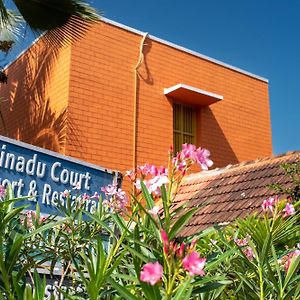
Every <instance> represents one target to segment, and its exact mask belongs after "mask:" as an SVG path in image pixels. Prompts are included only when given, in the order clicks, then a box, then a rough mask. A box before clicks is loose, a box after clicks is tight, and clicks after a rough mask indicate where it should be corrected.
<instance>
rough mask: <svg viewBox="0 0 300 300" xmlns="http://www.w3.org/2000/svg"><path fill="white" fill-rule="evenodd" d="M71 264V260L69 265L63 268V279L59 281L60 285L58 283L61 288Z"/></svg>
mask: <svg viewBox="0 0 300 300" xmlns="http://www.w3.org/2000/svg"><path fill="white" fill-rule="evenodd" d="M70 265H71V262H70V261H69V262H68V265H67V267H66V268H65V269H62V271H63V272H62V274H61V279H60V282H59V285H58V287H59V288H61V286H62V284H63V282H64V279H65V276H66V274H67V272H68V270H69V268H70Z"/></svg>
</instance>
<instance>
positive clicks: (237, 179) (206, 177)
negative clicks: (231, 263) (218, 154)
mask: <svg viewBox="0 0 300 300" xmlns="http://www.w3.org/2000/svg"><path fill="white" fill-rule="evenodd" d="M298 159H300V151H298V152H289V153H287V154H284V155H280V156H276V157H268V158H263V159H258V160H255V161H249V162H243V163H240V164H237V165H229V166H227V167H225V168H222V169H214V170H211V171H203V172H200V173H195V174H191V175H188V176H186V177H185V179H184V181H183V182H182V184H181V186H180V188H179V190H178V193H177V195H176V198H175V201H174V204H173V205H174V208H176V207H178V206H181V205H182V204H183V203H185V204H186V208H185V210H188V209H189V208H192V207H200V208H199V210H198V211H197V212H196V213H195V214H194V216H193V217H192V218H191V220H190V221H189V223H188V224H187V225H186V226H185V227H184V228H183V230H182V231H181V233H180V235H181V236H190V235H193V234H196V233H198V232H199V231H201V230H203V229H205V228H207V227H210V226H213V225H215V224H223V223H225V224H226V223H228V222H230V221H233V220H235V219H236V218H238V217H244V216H246V215H248V214H251V213H253V212H257V213H261V204H262V202H263V200H264V199H266V198H268V197H270V196H275V194H276V192H275V191H274V190H272V189H270V188H268V187H267V186H268V185H269V184H272V183H280V184H281V185H282V186H285V187H289V186H291V183H292V181H291V179H290V178H289V177H287V176H286V175H285V173H284V171H283V169H282V168H281V167H280V165H281V164H282V163H291V162H296V161H297V160H298Z"/></svg>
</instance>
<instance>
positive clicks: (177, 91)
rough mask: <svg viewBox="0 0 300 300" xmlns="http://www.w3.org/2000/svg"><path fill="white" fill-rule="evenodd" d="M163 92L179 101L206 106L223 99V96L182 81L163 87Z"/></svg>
mask: <svg viewBox="0 0 300 300" xmlns="http://www.w3.org/2000/svg"><path fill="white" fill-rule="evenodd" d="M164 94H165V95H166V96H168V97H170V98H172V99H174V100H175V101H179V102H181V103H187V104H193V105H201V106H208V105H211V104H213V103H216V102H218V101H221V100H223V96H220V95H217V94H214V93H211V92H208V91H204V90H201V89H198V88H195V87H193V86H189V85H186V84H183V83H179V84H176V85H174V86H171V87H169V88H165V89H164Z"/></svg>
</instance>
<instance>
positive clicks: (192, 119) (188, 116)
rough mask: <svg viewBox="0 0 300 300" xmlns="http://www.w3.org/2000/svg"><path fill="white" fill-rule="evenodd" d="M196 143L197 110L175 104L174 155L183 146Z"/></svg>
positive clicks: (192, 107)
mask: <svg viewBox="0 0 300 300" xmlns="http://www.w3.org/2000/svg"><path fill="white" fill-rule="evenodd" d="M185 143H188V144H195V143H196V108H195V107H194V106H189V105H185V104H180V103H173V144H174V153H177V152H178V151H180V150H181V145H182V144H185Z"/></svg>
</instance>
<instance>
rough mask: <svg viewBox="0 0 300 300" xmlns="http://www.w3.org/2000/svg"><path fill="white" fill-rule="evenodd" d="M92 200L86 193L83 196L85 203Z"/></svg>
mask: <svg viewBox="0 0 300 300" xmlns="http://www.w3.org/2000/svg"><path fill="white" fill-rule="evenodd" d="M89 199H90V196H89V195H88V194H87V193H84V194H83V195H82V200H83V201H86V200H89Z"/></svg>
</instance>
